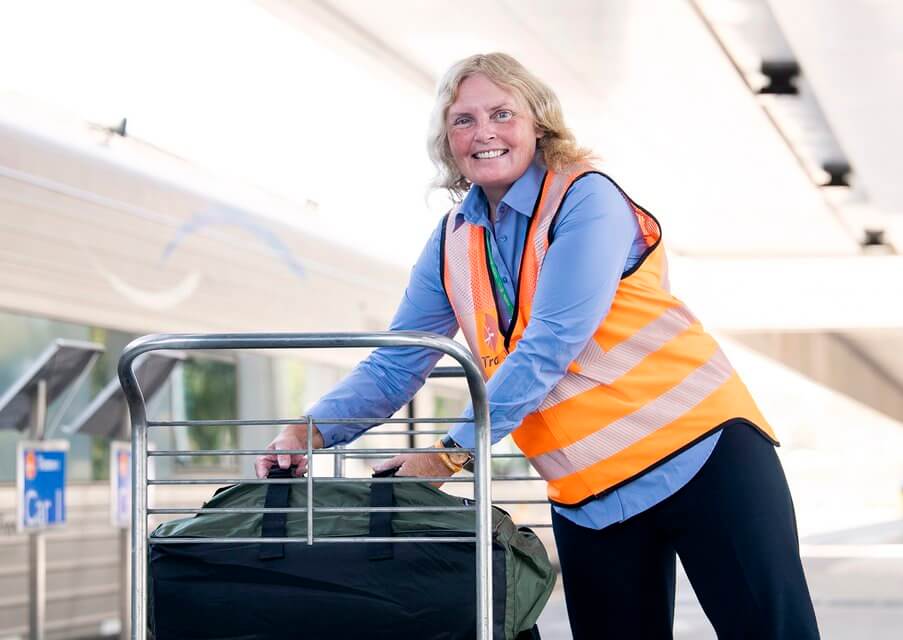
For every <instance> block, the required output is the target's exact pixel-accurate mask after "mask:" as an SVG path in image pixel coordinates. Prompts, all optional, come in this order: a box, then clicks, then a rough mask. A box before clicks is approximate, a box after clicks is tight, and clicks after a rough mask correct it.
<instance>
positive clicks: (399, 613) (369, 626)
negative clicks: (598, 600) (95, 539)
mask: <svg viewBox="0 0 903 640" xmlns="http://www.w3.org/2000/svg"><path fill="white" fill-rule="evenodd" d="M418 535H424V536H428V535H443V536H448V535H455V533H454V532H448V531H443V532H434V531H425V532H422V533H418ZM460 535H464V534H460ZM259 546H260V545H256V544H196V545H195V544H179V545H166V544H157V545H152V546H151V554H150V555H151V557H150V565H151V573H152V576H153V579H152V583H151V590H152V602H153V609H154V614H153V621H154V633H155V638H156V640H212V639H214V638H220V639H229V640H285V639H286V638H299V639H300V638H303V639H310V640H320V639H325V638H336V639H339V638H341V639H344V638H349V639H350V638H368V639H372V640H399V639H401V638H405V639H407V638H412V639H413V638H416V639H417V640H469V639H472V638H474V637H475V628H476V601H475V598H474V595H475V593H476V577H475V572H474V545H473V543H472V542H462V543H441V544H417V543H401V544H397V545H395V547H396V548H395V550H394V556H393V558H392V560H390V561H384V562H371V561H370V559H369V553H370V552H369V548H368V547H370V546H372V545H371V544H369V543H360V544H355V543H343V544H322V545H314V546H308V545H305V544H286V545H285V557H284V558H283V559H281V560H278V561H272V560H261V559H260V558H259V557H258V547H259ZM493 558H494V561H493V578H492V579H493V607H494V613H495V615H494V619H495V624H494V631H493V637H495V638H504V637H505V635H504V630H503V621H504V619H505V593H506V571H505V554H504V551H503V549H502V548H501V547H494V548H493ZM527 637H528V638H529V637H530V636H527Z"/></svg>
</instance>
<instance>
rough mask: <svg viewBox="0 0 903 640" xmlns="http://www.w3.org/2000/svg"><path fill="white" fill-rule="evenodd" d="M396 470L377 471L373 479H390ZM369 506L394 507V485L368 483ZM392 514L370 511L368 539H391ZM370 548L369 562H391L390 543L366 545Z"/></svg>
mask: <svg viewBox="0 0 903 640" xmlns="http://www.w3.org/2000/svg"><path fill="white" fill-rule="evenodd" d="M396 471H398V468H397V467H396V468H394V469H386V470H385V471H377V472H376V473H374V474H373V477H374V478H392V477H394V476H395V472H396ZM370 506H371V507H394V506H395V485H394V484H392V483H391V482H371V483H370ZM392 515H393V514H392V512H391V511H371V512H370V537H371V538H391V537H392ZM367 546H368V547H370V551H369V556H368V557H369V558H370V560H391V559H392V557H393V553H394V545H393V544H392V543H391V542H371V543H368V544H367Z"/></svg>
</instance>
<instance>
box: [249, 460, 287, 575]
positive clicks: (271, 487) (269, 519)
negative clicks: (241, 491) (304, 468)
mask: <svg viewBox="0 0 903 640" xmlns="http://www.w3.org/2000/svg"><path fill="white" fill-rule="evenodd" d="M294 472H295V467H294V466H291V467H289V468H288V469H281V468H279V465H273V466H272V467H270V471H269V473H267V478H291V477H293V475H294ZM291 491H292V485H290V484H268V485H267V493H266V498H265V499H264V501H263V506H264V508H270V507H271V508H283V509H284V508H286V507H288V498H289V495H290V494H291ZM286 520H288V514H287V513H264V514H263V518H262V519H261V521H260V537H261V538H284V537H285V535H286V531H285V523H286ZM257 557H258V558H260V559H261V560H273V559H277V558H284V557H285V545H283V544H276V543H272V542H267V543H261V544H260V551H259V552H258V554H257Z"/></svg>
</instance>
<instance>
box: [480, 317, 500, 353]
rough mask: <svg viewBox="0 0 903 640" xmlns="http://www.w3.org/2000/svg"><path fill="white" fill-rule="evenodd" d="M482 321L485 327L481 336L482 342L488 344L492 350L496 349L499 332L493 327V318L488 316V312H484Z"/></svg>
mask: <svg viewBox="0 0 903 640" xmlns="http://www.w3.org/2000/svg"><path fill="white" fill-rule="evenodd" d="M483 323H484V326H485V327H486V329H485V335H484V336H483V342H485V343H486V344H487V345H489V348H490V349H492V350H493V351H498V341H499V334H498V331H496V330H495V329H494V328H493V325H495V319H494V318H492V317H490V316H489V314H486V316H485V317H484V318H483Z"/></svg>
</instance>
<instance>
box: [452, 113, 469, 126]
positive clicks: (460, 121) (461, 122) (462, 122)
mask: <svg viewBox="0 0 903 640" xmlns="http://www.w3.org/2000/svg"><path fill="white" fill-rule="evenodd" d="M472 122H473V118H471V117H470V116H457V117H456V118H455V119H454V120H452V126H453V127H458V128H460V127H466V126H469V125H470V124H471V123H472Z"/></svg>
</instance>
